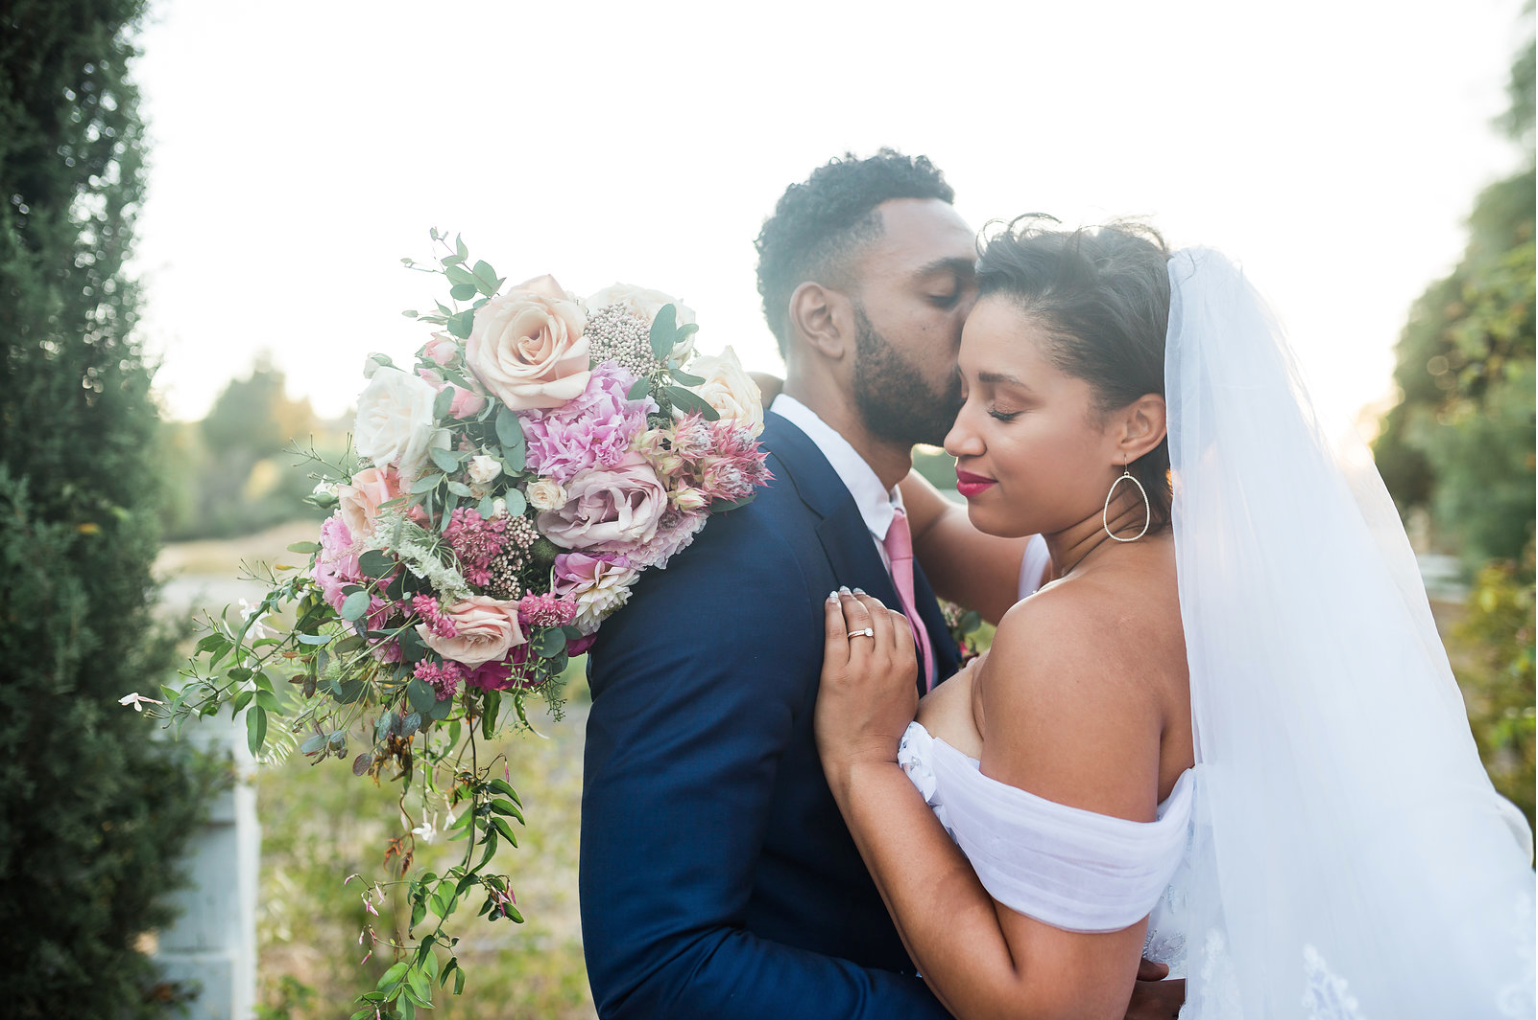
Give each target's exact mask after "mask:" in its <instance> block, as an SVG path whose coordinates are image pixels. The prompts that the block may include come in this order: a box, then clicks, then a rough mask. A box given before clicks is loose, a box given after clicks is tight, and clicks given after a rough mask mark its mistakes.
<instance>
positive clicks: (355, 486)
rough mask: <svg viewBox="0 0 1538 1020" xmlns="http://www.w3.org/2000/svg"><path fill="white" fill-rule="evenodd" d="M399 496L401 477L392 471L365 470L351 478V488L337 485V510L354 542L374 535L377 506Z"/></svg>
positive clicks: (385, 469)
mask: <svg viewBox="0 0 1538 1020" xmlns="http://www.w3.org/2000/svg"><path fill="white" fill-rule="evenodd" d="M400 494H401V476H400V475H399V474H397V473H396V472H395V470H394V469H393V468H384V469H381V468H366V469H364V470H362V471H359V472H358V473H357V474H355V475H353V476H352V484H351V485H342V486H338V487H337V490H336V496H337V499H338V500H339V501H340V504H341V505H340V507H339V508H338V509H339V511H340V513H341V515H342V520H343V521H344V522H345V523H346V524H347V530H348V531H349V532H351V533H352V536H353V538H354V539H358V538H362V537H363V536H365V535H372V534H373V533H374V522H375V521H376V520H378V519H379V507H380V504H382V503H388V502H390V500H392V499H395V498H396V497H397V496H399V495H400Z"/></svg>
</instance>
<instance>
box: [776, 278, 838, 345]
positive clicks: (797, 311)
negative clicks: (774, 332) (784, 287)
mask: <svg viewBox="0 0 1538 1020" xmlns="http://www.w3.org/2000/svg"><path fill="white" fill-rule="evenodd" d="M848 305H849V301H848V299H847V298H845V297H844V296H843V295H842V294H840V293H839V292H838V291H836V290H830V289H829V288H827V287H824V286H823V285H822V284H820V283H813V282H811V281H808V282H806V283H803V284H802V285H801V286H799V287H797V288H796V290H795V293H793V294H791V296H790V316H789V318H790V326H791V329H793V330H795V331H796V332H797V333H799V334H800V335H801V338H802V340H804V341H806V343H807V344H808V345H809V346H810V347H811V348H812V349H813V350H815V351H817V352H818V353H819V354H821V355H822V356H823V357H826V358H830V359H832V360H834V361H838V360H840V359H842V358H844V357H845V356H847V355H850V354H853V353H854V332H853V325H854V320H853V319H852V317H851V316H850V314H849V307H848Z"/></svg>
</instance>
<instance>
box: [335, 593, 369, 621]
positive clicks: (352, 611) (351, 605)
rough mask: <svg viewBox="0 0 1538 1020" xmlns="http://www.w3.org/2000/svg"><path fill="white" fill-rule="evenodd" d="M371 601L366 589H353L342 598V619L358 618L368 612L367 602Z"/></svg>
mask: <svg viewBox="0 0 1538 1020" xmlns="http://www.w3.org/2000/svg"><path fill="white" fill-rule="evenodd" d="M370 601H372V599H371V597H370V595H369V593H368V592H366V591H355V592H353V593H352V594H351V595H349V596H347V597H346V598H345V599H343V600H342V609H341V616H342V619H344V620H360V619H362V618H363V614H364V613H366V612H368V607H369V602H370Z"/></svg>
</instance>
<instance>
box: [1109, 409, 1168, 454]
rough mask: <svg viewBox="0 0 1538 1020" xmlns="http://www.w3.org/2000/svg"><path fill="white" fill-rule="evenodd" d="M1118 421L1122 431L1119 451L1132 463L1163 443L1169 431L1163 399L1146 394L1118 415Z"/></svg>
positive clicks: (1119, 437)
mask: <svg viewBox="0 0 1538 1020" xmlns="http://www.w3.org/2000/svg"><path fill="white" fill-rule="evenodd" d="M1117 422H1118V426H1119V428H1120V431H1121V434H1120V435H1119V436H1118V437H1117V444H1116V445H1117V452H1118V453H1120V454H1122V455H1123V456H1125V458H1126V460H1125V461H1124V463H1129V464H1130V463H1131V462H1132V461H1135V460H1137V459H1138V458H1139V457H1141V456H1143V455H1144V454H1146V453H1148V452H1149V451H1150V450H1152V449H1153V448H1154V447H1156V446H1158V445H1159V443H1160V442H1162V441H1163V439H1164V436H1165V434H1166V432H1167V429H1168V427H1167V424H1166V421H1165V405H1164V398H1163V397H1161V396H1159V394H1157V393H1145V394H1144V395H1143V396H1141V397H1139V398H1137V399H1136V400H1134V401H1133V402H1132V403H1130V404H1128V405H1127V406H1126V407H1125V408H1123V409H1122V410H1121V411H1119V412H1118V413H1117Z"/></svg>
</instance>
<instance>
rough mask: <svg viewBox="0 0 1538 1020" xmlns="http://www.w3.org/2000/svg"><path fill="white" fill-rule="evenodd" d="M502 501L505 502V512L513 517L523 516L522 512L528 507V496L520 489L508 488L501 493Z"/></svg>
mask: <svg viewBox="0 0 1538 1020" xmlns="http://www.w3.org/2000/svg"><path fill="white" fill-rule="evenodd" d="M502 502H504V503H506V504H507V512H508V514H510V515H511V516H513V517H521V516H523V512H524V511H525V510H527V509H528V508H529V501H528V498H527V497H526V496H524V494H523V492H522V490H520V489H508V490H507V491H506V492H504V493H503V494H502ZM483 516H484V515H483Z"/></svg>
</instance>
